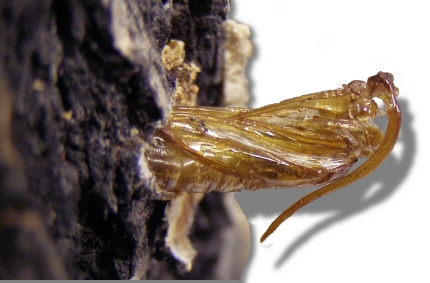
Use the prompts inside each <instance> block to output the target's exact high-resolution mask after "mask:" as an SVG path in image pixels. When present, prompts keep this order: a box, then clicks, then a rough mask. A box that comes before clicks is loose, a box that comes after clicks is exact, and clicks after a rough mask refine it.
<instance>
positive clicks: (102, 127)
mask: <svg viewBox="0 0 430 283" xmlns="http://www.w3.org/2000/svg"><path fill="white" fill-rule="evenodd" d="M228 12H229V1H228V0H182V1H172V0H2V1H0V278H1V279H131V278H133V277H135V278H138V279H239V278H240V275H241V273H242V268H243V265H242V266H234V265H233V264H234V260H231V261H232V262H229V261H228V259H229V258H230V259H235V258H234V254H235V251H234V250H232V251H231V254H233V255H231V254H230V255H227V256H226V255H225V251H226V250H225V249H223V248H222V247H223V246H225V244H224V241H225V240H226V236H225V235H226V234H225V233H224V232H225V231H227V230H228V229H229V227H231V226H232V222H233V220H232V217H231V215H230V214H229V212H228V209H227V208H226V203H228V201H226V200H225V196H224V195H220V194H209V195H207V196H205V198H204V199H203V201H202V202H201V204H200V206H199V208H198V212H197V216H196V220H195V224H194V226H193V228H192V230H191V234H190V238H191V240H192V241H193V245H194V246H195V248H196V249H197V250H198V257H197V258H196V259H195V262H194V268H193V270H192V271H191V272H189V273H186V272H185V271H184V266H183V265H181V264H180V263H179V262H178V261H177V260H175V258H174V257H173V256H172V254H171V253H170V252H169V251H168V250H167V249H166V248H165V245H164V238H165V236H166V229H167V227H166V226H167V224H166V222H165V221H164V220H163V218H164V211H165V207H166V202H163V201H158V200H155V199H153V198H152V196H151V194H150V193H148V190H147V188H146V187H145V185H144V184H143V183H142V180H141V178H140V176H141V174H142V173H141V172H140V170H141V169H139V167H138V163H137V160H138V159H139V156H140V154H141V147H142V143H144V142H145V137H146V136H148V135H149V134H150V133H151V131H152V130H153V129H154V128H156V127H160V126H161V125H162V124H163V123H165V122H166V120H167V118H168V115H169V110H170V109H169V108H170V103H171V99H172V97H171V95H172V89H174V88H175V78H174V77H172V76H171V75H169V74H168V72H167V71H166V70H165V69H164V68H163V65H162V63H161V52H162V50H163V47H164V46H165V45H166V43H167V42H168V41H169V40H170V39H176V40H181V41H183V42H185V48H186V60H187V61H193V62H196V64H197V65H198V66H199V67H200V69H201V72H200V73H199V75H198V77H197V80H196V84H197V85H198V87H199V96H198V103H199V104H200V105H211V106H217V105H220V103H221V102H222V89H223V75H222V72H223V57H222V53H223V40H224V39H223V38H224V37H223V30H222V24H223V22H225V21H226V19H227V14H228ZM230 247H231V243H230ZM236 256H237V255H236ZM246 256H247V255H246ZM222 257H224V258H222ZM226 257H227V259H226ZM222 266H224V268H222ZM226 266H227V269H226V268H225V267H226Z"/></svg>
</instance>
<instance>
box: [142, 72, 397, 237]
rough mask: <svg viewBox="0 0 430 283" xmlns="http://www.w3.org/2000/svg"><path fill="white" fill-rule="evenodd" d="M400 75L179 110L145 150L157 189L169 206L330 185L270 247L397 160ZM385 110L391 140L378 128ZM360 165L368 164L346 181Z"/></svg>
mask: <svg viewBox="0 0 430 283" xmlns="http://www.w3.org/2000/svg"><path fill="white" fill-rule="evenodd" d="M397 95H398V89H397V88H396V87H395V86H394V83H393V76H392V75H391V74H389V73H383V72H380V73H379V74H377V75H376V76H373V77H370V78H369V79H368V81H367V83H365V82H363V81H353V82H351V83H349V84H348V85H344V86H343V87H342V88H339V89H336V90H329V91H322V92H318V93H314V94H309V95H304V96H300V97H296V98H292V99H288V100H284V101H282V102H280V103H277V104H272V105H268V106H264V107H262V108H258V109H245V108H221V107H181V106H177V107H174V108H173V111H172V114H171V117H170V118H169V121H168V124H167V125H166V127H164V128H162V129H159V130H157V131H155V133H154V137H153V143H152V144H151V145H149V146H148V147H146V148H145V149H144V155H145V158H146V162H147V166H148V168H149V169H150V171H151V172H152V176H151V178H150V179H151V187H152V189H153V190H154V192H156V193H157V194H158V195H159V197H160V198H162V199H171V198H174V197H175V196H176V195H178V194H181V193H196V192H203V193H209V192H212V191H218V192H237V191H241V190H242V189H247V190H251V191H254V190H259V189H275V188H292V187H306V186H313V185H326V186H325V187H323V188H321V189H319V190H317V191H315V192H313V193H311V194H309V195H307V196H305V197H304V198H302V199H300V200H299V201H298V202H296V203H295V204H293V205H292V206H291V207H290V208H289V209H287V210H286V211H284V212H283V213H282V214H281V215H280V216H279V217H278V218H277V219H276V220H275V221H274V222H273V223H272V224H271V225H270V227H269V228H268V230H267V231H266V232H265V233H264V235H263V236H262V238H261V242H263V241H264V240H265V239H266V238H267V237H268V236H269V235H270V234H271V233H273V232H274V231H275V230H276V228H277V227H278V226H279V225H280V224H281V223H282V222H283V221H285V220H286V219H287V218H288V217H290V216H291V215H292V214H293V213H294V212H295V211H297V210H298V209H299V208H301V207H303V206H304V205H306V204H308V203H310V202H312V201H314V200H315V199H317V198H319V197H321V196H323V195H327V194H330V193H332V192H334V191H336V190H338V189H340V188H342V187H345V186H347V185H349V184H351V183H353V182H355V181H356V180H358V179H361V178H363V177H366V176H367V175H369V174H370V173H371V172H372V171H374V170H375V169H376V168H377V167H378V166H379V165H380V164H381V163H382V162H383V161H384V159H385V158H386V157H387V156H388V155H389V154H390V152H391V150H392V149H393V147H394V145H395V143H396V141H397V138H398V136H399V132H400V126H401V113H400V108H399V105H398V103H397V99H396V97H397ZM374 98H379V99H381V100H382V101H383V102H384V103H385V105H386V110H385V112H386V115H387V116H388V126H387V130H386V132H385V135H384V133H383V132H382V131H381V130H380V129H379V128H378V126H377V125H376V124H374V122H373V118H375V116H376V115H383V114H384V112H383V111H382V110H380V109H378V106H377V104H376V102H375V101H374V100H373V99H374ZM358 158H368V159H367V160H366V161H365V162H364V163H363V164H362V165H361V166H360V167H358V168H357V169H356V170H355V171H353V172H351V173H350V174H347V173H348V171H349V169H350V168H351V166H352V165H353V164H354V163H355V162H356V161H357V160H358Z"/></svg>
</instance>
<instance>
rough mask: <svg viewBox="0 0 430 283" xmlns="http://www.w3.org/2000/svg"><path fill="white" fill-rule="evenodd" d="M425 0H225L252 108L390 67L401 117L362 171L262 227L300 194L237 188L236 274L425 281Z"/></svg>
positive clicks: (428, 192) (428, 89)
mask: <svg viewBox="0 0 430 283" xmlns="http://www.w3.org/2000/svg"><path fill="white" fill-rule="evenodd" d="M428 13H429V8H428V6H427V4H426V1H413V0H412V1H380V0H375V1H367V0H366V1H332V0H326V1H316V0H315V1H289V0H288V1H281V0H265V1H257V0H232V11H231V14H230V17H231V18H234V19H236V20H238V21H240V22H243V23H246V24H248V25H249V26H250V28H251V32H252V36H251V39H252V41H253V42H254V45H255V55H254V58H253V59H252V60H251V62H250V66H249V68H248V75H249V77H250V80H251V86H250V90H251V93H252V96H253V99H252V101H251V105H250V106H252V107H259V106H262V105H266V104H269V103H274V102H279V101H281V100H283V99H286V98H289V97H293V96H298V95H302V94H307V93H312V92H317V91H322V90H327V89H334V88H338V87H340V86H341V85H342V84H344V83H348V82H350V81H352V80H357V79H360V80H366V79H367V77H369V76H372V75H375V74H376V73H377V72H378V71H381V70H382V71H389V72H392V73H394V74H395V76H396V84H397V85H398V86H399V87H400V97H399V102H400V104H401V107H402V112H403V128H402V132H401V137H400V141H399V142H398V144H397V146H396V148H395V151H394V152H393V153H392V154H391V156H390V157H389V158H388V159H387V160H386V162H385V163H384V164H383V165H382V166H381V167H380V168H379V169H378V170H377V171H375V172H374V173H373V174H372V175H371V176H369V177H368V178H366V179H364V180H361V181H359V182H357V183H355V184H353V185H351V186H349V187H347V188H345V189H342V190H341V191H339V192H337V193H335V194H333V195H330V196H327V197H324V198H322V199H320V200H318V201H316V202H314V203H312V204H311V205H309V206H308V207H305V208H303V209H302V210H301V211H299V212H298V213H297V214H295V215H294V216H293V217H292V218H290V219H289V220H288V221H287V222H285V223H284V224H283V225H282V226H281V227H280V229H278V230H277V231H276V232H275V234H274V235H273V236H272V237H271V238H269V241H270V242H271V244H270V245H269V246H265V245H261V244H260V243H259V237H260V236H261V235H262V234H263V232H264V231H265V229H266V228H267V227H268V226H269V224H270V223H271V221H272V220H273V219H275V218H276V216H277V215H279V214H280V213H281V212H282V211H283V210H284V209H286V208H287V207H288V206H289V205H291V204H292V203H293V202H295V201H296V200H297V199H299V198H300V197H301V196H303V195H305V194H308V193H309V192H310V191H311V190H312V189H311V190H308V189H289V190H274V191H260V192H243V193H238V194H236V199H237V200H238V201H239V203H240V205H241V207H242V209H243V211H244V212H245V214H246V215H247V217H248V219H249V221H250V222H251V225H250V227H251V237H252V245H251V254H250V257H249V259H248V263H247V266H246V268H245V272H244V274H243V279H242V281H243V282H280V281H281V280H282V281H283V282H331V283H335V282H348V283H349V282H360V283H361V282H390V281H395V282H430V272H429V268H430V244H429V242H430V232H429V226H430V225H429V224H430V221H429V220H430V209H429V207H430V203H429V202H430V185H429V183H430V154H429V151H430V150H429V149H430V139H429V132H430V126H429V125H430V71H429V66H430V60H429V58H430V56H429V53H430V44H429V38H430V32H429V31H430V16H429V14H428Z"/></svg>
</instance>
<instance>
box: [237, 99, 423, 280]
mask: <svg viewBox="0 0 430 283" xmlns="http://www.w3.org/2000/svg"><path fill="white" fill-rule="evenodd" d="M399 104H400V105H401V110H402V118H403V121H402V129H401V135H400V138H399V141H398V143H399V144H402V146H403V147H402V150H401V152H400V154H399V155H398V156H395V155H393V154H391V155H390V156H389V157H388V158H387V159H386V160H385V162H384V163H383V164H382V165H381V166H380V167H379V168H378V169H377V171H376V172H374V174H371V175H370V176H368V177H367V178H365V179H362V180H360V181H358V182H356V183H354V184H352V185H349V186H348V187H346V188H343V189H341V190H340V191H338V192H336V193H333V194H331V195H328V196H325V197H322V198H321V199H319V200H317V201H315V202H313V203H311V204H309V205H307V206H306V207H304V208H302V209H301V210H299V211H298V212H297V214H302V213H307V214H322V213H327V212H333V213H334V214H333V215H332V216H330V217H328V218H326V219H324V220H323V221H321V222H319V223H317V224H316V225H314V226H313V227H311V229H309V230H308V231H307V232H305V233H304V234H302V235H301V236H300V237H299V238H297V239H296V240H295V241H293V242H292V243H291V244H289V245H288V248H287V249H286V250H285V251H284V253H283V254H282V256H281V257H280V258H279V259H278V260H277V261H276V266H275V268H282V266H283V265H285V264H288V261H289V260H291V259H292V258H293V257H294V254H295V253H296V252H298V251H299V250H300V248H301V247H303V246H304V245H306V243H307V242H308V241H309V240H310V239H312V238H313V237H315V236H317V235H318V234H319V233H322V232H324V230H326V229H328V228H329V227H330V226H332V225H336V224H338V223H340V222H341V221H344V220H346V219H348V218H350V217H352V216H354V215H357V214H358V213H362V212H364V211H366V210H367V209H369V208H371V207H373V206H375V205H378V204H380V203H381V202H384V201H387V200H388V199H389V198H390V196H391V195H392V194H393V193H394V192H395V191H396V189H397V188H399V187H400V185H401V184H402V182H403V181H404V180H405V179H406V178H407V176H408V174H409V173H410V168H411V167H412V164H413V161H414V158H415V155H416V152H417V150H416V144H417V142H416V135H415V133H414V131H413V129H412V127H411V125H412V120H413V116H412V114H411V113H410V112H409V107H408V102H407V100H404V99H399ZM377 124H378V126H380V127H381V128H382V129H385V125H381V123H379V121H378V122H377ZM360 163H362V162H360ZM357 165H358V164H357ZM357 165H356V166H354V168H356V167H357ZM354 168H353V169H354ZM353 169H352V170H353ZM375 185H376V186H378V189H377V190H376V191H375V192H372V194H370V196H368V195H369V192H368V191H369V190H370V189H371V188H372V187H375ZM315 189H316V187H313V188H309V189H308V188H306V189H287V190H275V191H270V192H267V191H258V192H245V193H238V194H236V200H237V201H238V202H239V204H240V206H241V208H242V210H243V212H244V213H245V215H246V216H247V217H248V219H249V218H252V217H255V216H257V215H265V216H273V215H278V214H280V213H281V212H282V211H283V210H285V209H286V208H288V206H289V205H291V204H293V203H294V202H295V201H296V200H298V199H299V198H301V197H302V196H304V195H307V194H308V193H310V192H311V191H314V190H315ZM250 227H251V237H252V238H253V239H254V238H255V237H260V236H261V235H256V233H255V231H253V229H252V225H250ZM251 243H253V244H252V246H251V251H250V255H249V258H248V262H247V265H246V266H245V269H244V272H243V276H242V281H243V282H246V277H247V276H246V275H247V273H248V267H249V266H250V262H252V261H253V260H254V252H253V251H255V250H256V247H255V243H256V241H251Z"/></svg>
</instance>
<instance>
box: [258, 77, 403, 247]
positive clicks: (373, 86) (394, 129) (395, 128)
mask: <svg viewBox="0 0 430 283" xmlns="http://www.w3.org/2000/svg"><path fill="white" fill-rule="evenodd" d="M367 94H368V95H369V96H370V97H378V98H380V99H382V100H383V102H384V104H385V106H386V111H387V116H388V125H387V129H386V132H385V136H384V139H383V141H382V143H381V145H380V146H379V148H378V149H377V150H376V151H375V153H374V154H373V155H372V156H370V157H369V159H367V160H366V161H365V162H364V163H363V164H362V165H361V166H359V167H358V168H357V169H356V170H354V171H353V172H351V173H350V174H348V175H346V176H344V177H342V178H340V179H338V180H336V181H335V182H333V183H331V184H328V185H327V186H324V187H323V188H321V189H319V190H316V191H314V192H312V193H310V194H309V195H307V196H305V197H303V198H301V199H300V200H299V201H297V202H296V203H294V204H293V205H292V206H290V207H289V208H288V209H287V210H285V211H284V212H282V213H281V215H279V216H278V217H277V218H276V219H275V220H274V221H273V222H272V224H270V226H269V228H267V230H266V232H264V234H263V236H261V238H260V243H262V242H264V241H265V240H266V239H267V237H269V236H270V235H271V234H272V233H273V232H274V231H275V230H276V229H277V228H278V227H279V225H281V224H282V223H283V222H284V221H285V220H287V219H288V218H289V217H290V216H291V215H293V214H294V213H295V212H296V211H297V210H299V209H300V208H302V207H303V206H305V205H307V204H308V203H311V202H313V201H314V200H316V199H318V198H320V197H322V196H325V195H328V194H331V193H333V192H335V191H337V190H339V189H341V188H343V187H346V186H348V185H349V184H351V183H354V182H355V181H357V180H359V179H362V178H364V177H366V176H368V175H370V174H371V173H372V172H373V171H375V170H376V169H377V168H378V167H379V166H380V165H381V164H382V162H383V161H384V160H385V159H386V158H387V157H388V155H389V154H390V152H391V151H392V150H393V148H394V145H395V144H396V142H397V139H398V137H399V133H400V127H401V121H402V116H401V112H400V107H399V104H398V102H397V98H396V96H397V95H398V89H397V88H396V87H395V86H394V83H393V76H392V75H391V74H389V73H383V72H379V73H378V74H377V75H376V76H373V77H370V78H369V79H368V82H367Z"/></svg>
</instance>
